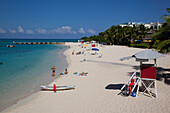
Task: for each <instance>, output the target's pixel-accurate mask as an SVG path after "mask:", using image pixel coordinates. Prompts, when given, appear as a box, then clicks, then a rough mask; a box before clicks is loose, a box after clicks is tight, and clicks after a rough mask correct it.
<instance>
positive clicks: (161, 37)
mask: <svg viewBox="0 0 170 113" xmlns="http://www.w3.org/2000/svg"><path fill="white" fill-rule="evenodd" d="M167 11H168V12H169V13H170V8H167ZM163 19H164V20H165V23H164V24H163V26H162V28H161V29H160V30H159V31H158V32H157V33H155V34H153V37H154V41H155V44H154V47H155V48H156V49H157V50H158V51H160V52H161V53H167V52H169V51H170V16H169V15H164V16H163Z"/></svg>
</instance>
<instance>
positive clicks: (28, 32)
mask: <svg viewBox="0 0 170 113" xmlns="http://www.w3.org/2000/svg"><path fill="white" fill-rule="evenodd" d="M25 33H26V34H34V32H33V31H32V30H29V29H27V30H26V31H25Z"/></svg>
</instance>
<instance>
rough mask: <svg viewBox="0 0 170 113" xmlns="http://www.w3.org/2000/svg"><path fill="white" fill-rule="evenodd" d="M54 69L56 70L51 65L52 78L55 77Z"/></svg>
mask: <svg viewBox="0 0 170 113" xmlns="http://www.w3.org/2000/svg"><path fill="white" fill-rule="evenodd" d="M55 69H56V67H55V66H54V65H53V66H51V70H52V76H55Z"/></svg>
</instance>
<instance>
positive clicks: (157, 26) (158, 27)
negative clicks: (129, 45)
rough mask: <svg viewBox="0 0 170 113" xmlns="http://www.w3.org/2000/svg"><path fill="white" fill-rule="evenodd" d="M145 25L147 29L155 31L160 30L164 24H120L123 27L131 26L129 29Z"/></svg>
mask: <svg viewBox="0 0 170 113" xmlns="http://www.w3.org/2000/svg"><path fill="white" fill-rule="evenodd" d="M141 24H143V25H144V26H145V27H146V28H153V29H155V30H156V29H160V28H161V27H162V25H163V24H162V23H159V22H155V23H148V24H145V23H143V22H138V23H137V22H128V23H124V24H119V25H120V26H121V27H124V26H129V27H133V26H139V25H141Z"/></svg>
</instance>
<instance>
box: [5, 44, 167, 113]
mask: <svg viewBox="0 0 170 113" xmlns="http://www.w3.org/2000/svg"><path fill="white" fill-rule="evenodd" d="M66 45H67V46H70V48H69V49H68V50H66V51H65V52H64V54H65V55H66V57H67V62H68V64H69V66H68V68H67V69H68V74H67V75H61V77H59V78H57V79H56V80H54V81H53V82H52V83H51V84H50V85H53V84H54V83H55V84H57V85H75V89H74V90H67V91H58V92H56V93H54V92H53V91H39V92H37V93H35V94H33V95H31V96H29V97H27V98H25V99H23V100H21V101H19V102H17V103H16V104H15V105H13V106H11V107H9V108H7V109H6V110H4V111H2V113H122V112H126V113H151V112H152V113H168V112H170V107H169V105H170V78H169V79H168V78H166V79H165V78H164V77H162V76H161V77H160V80H157V81H156V82H157V91H158V98H151V97H148V96H145V95H142V94H139V96H137V97H132V96H129V97H124V96H121V95H118V93H119V92H120V87H121V86H122V85H123V84H125V83H126V82H127V80H128V79H129V78H130V76H131V73H133V72H134V71H135V70H136V67H138V66H139V62H136V61H135V59H131V60H126V61H120V60H119V59H120V58H122V57H126V56H130V55H133V54H135V53H137V52H140V51H142V50H144V49H139V48H129V47H125V46H103V47H99V49H100V51H99V53H98V55H90V53H89V54H87V55H86V56H85V57H84V55H72V54H71V53H72V51H73V50H75V51H76V52H78V51H82V48H81V47H80V46H79V43H66ZM85 53H88V51H85ZM101 54H102V57H101V58H98V56H100V55H101ZM84 58H85V59H86V61H83V59H84ZM169 62H170V55H168V54H167V55H165V57H161V58H159V59H158V60H157V67H161V69H164V70H163V71H162V70H161V71H160V73H161V74H162V75H163V74H166V73H170V71H169V70H170V63H169ZM63 71H64V70H63ZM75 72H78V73H81V72H87V73H88V74H87V76H76V75H75V74H73V73H75ZM109 86H117V87H118V88H109Z"/></svg>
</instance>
